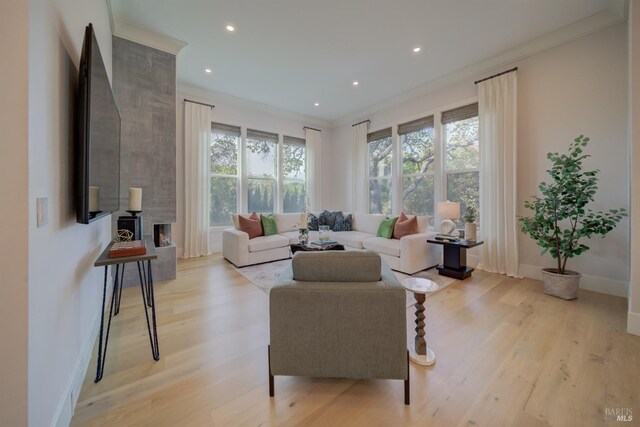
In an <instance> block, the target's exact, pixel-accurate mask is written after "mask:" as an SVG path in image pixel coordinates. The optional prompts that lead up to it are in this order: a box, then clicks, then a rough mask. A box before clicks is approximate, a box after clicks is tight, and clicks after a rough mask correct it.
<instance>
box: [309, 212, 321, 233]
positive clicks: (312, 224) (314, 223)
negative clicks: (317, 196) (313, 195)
mask: <svg viewBox="0 0 640 427" xmlns="http://www.w3.org/2000/svg"><path fill="white" fill-rule="evenodd" d="M307 221H308V223H307V228H308V229H309V231H318V225H319V223H318V217H317V216H315V215H314V214H312V213H309V214H308V215H307Z"/></svg>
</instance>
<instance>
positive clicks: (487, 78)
mask: <svg viewBox="0 0 640 427" xmlns="http://www.w3.org/2000/svg"><path fill="white" fill-rule="evenodd" d="M514 71H518V67H513V68H512V69H510V70H507V71H503V72H501V73H498V74H494V75H493V76H489V77H485V78H484V79H480V80H476V81H475V82H473V84H474V85H477V84H478V83H480V82H483V81H485V80H490V79H493V78H494V77H498V76H501V75H503V74H507V73H511V72H514Z"/></svg>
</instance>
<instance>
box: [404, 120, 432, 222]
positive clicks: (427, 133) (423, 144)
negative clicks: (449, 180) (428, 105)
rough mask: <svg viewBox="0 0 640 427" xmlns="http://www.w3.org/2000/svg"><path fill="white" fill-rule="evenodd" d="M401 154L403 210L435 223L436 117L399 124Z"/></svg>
mask: <svg viewBox="0 0 640 427" xmlns="http://www.w3.org/2000/svg"><path fill="white" fill-rule="evenodd" d="M398 135H400V153H401V155H402V177H401V180H402V211H403V212H407V213H411V214H414V215H428V216H429V220H430V222H431V225H433V213H434V200H435V183H434V172H435V158H436V156H435V138H434V129H433V116H429V117H424V118H421V119H418V120H414V121H411V122H408V123H404V124H401V125H399V126H398Z"/></svg>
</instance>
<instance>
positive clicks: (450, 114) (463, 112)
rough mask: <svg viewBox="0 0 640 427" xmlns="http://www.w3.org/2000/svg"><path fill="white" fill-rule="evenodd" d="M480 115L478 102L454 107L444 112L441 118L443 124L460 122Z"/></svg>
mask: <svg viewBox="0 0 640 427" xmlns="http://www.w3.org/2000/svg"><path fill="white" fill-rule="evenodd" d="M477 116H478V103H477V102H476V103H474V104H469V105H465V106H464V107H458V108H454V109H453V110H448V111H445V112H443V113H442V119H441V120H440V121H441V122H442V124H443V125H446V124H448V123H453V122H458V121H460V120H466V119H470V118H472V117H477Z"/></svg>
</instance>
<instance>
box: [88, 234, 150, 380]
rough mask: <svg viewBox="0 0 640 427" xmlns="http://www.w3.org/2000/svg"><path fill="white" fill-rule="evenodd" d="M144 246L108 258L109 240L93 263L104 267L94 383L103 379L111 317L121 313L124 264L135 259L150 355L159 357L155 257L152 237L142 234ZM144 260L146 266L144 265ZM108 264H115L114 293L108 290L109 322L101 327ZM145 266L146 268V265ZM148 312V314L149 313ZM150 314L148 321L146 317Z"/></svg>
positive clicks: (105, 297)
mask: <svg viewBox="0 0 640 427" xmlns="http://www.w3.org/2000/svg"><path fill="white" fill-rule="evenodd" d="M144 240H145V243H146V246H147V253H146V254H144V255H135V256H129V257H120V258H109V249H111V245H113V243H110V244H109V245H108V246H107V248H106V249H105V250H104V251H103V252H102V254H100V257H98V259H97V260H96V262H95V263H94V264H93V265H94V266H95V267H103V266H104V285H103V288H102V313H101V317H100V336H99V341H98V362H97V366H96V378H95V380H94V382H96V383H97V382H98V381H100V380H101V379H102V375H103V373H104V363H105V359H106V356H107V344H108V343H109V331H110V330H111V318H112V317H113V316H115V315H117V314H118V313H119V312H120V300H121V299H122V281H123V278H124V267H125V265H126V264H127V263H131V262H135V263H136V264H137V265H138V276H139V277H140V290H141V292H142V304H143V306H144V314H145V317H146V318H147V331H148V332H149V342H150V343H151V354H152V356H153V359H154V360H160V348H159V347H158V331H157V329H156V303H155V298H154V294H153V276H152V275H151V260H153V259H156V258H158V254H157V252H156V247H155V244H154V243H153V237H152V236H144ZM145 261H146V266H145ZM110 265H115V266H116V269H115V274H114V281H113V292H112V293H111V306H110V308H109V322H108V323H107V330H106V333H105V330H104V311H105V308H106V307H105V306H106V301H107V281H108V276H107V273H108V270H109V266H110ZM145 267H146V268H145ZM149 307H150V308H151V310H149ZM149 311H151V316H149ZM149 317H151V321H150V320H149Z"/></svg>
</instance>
